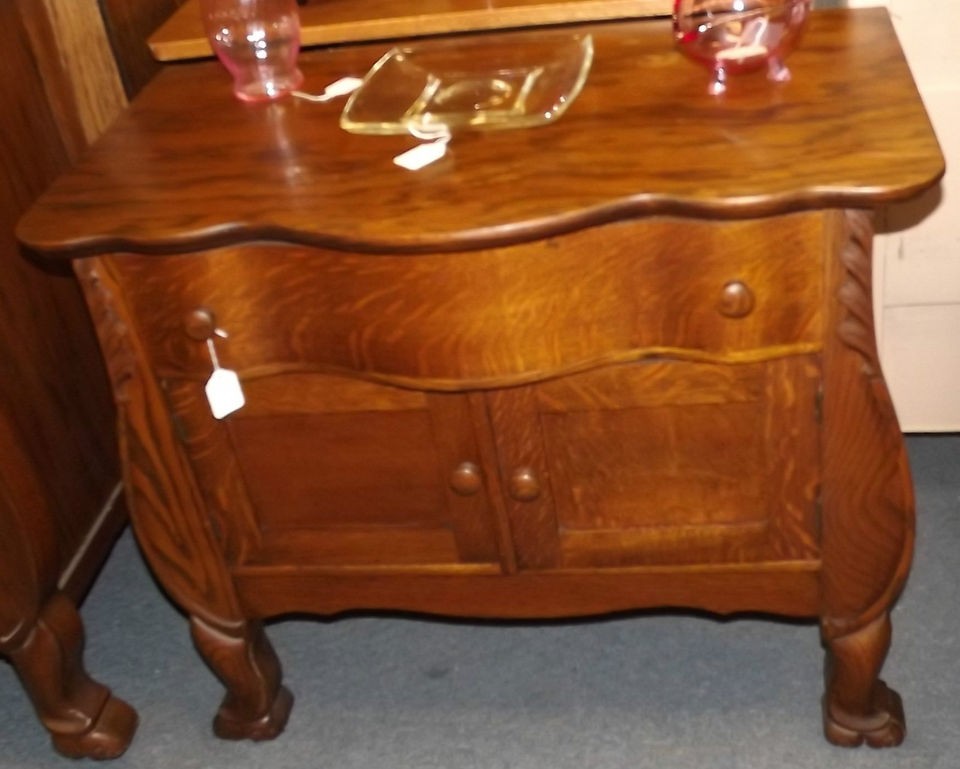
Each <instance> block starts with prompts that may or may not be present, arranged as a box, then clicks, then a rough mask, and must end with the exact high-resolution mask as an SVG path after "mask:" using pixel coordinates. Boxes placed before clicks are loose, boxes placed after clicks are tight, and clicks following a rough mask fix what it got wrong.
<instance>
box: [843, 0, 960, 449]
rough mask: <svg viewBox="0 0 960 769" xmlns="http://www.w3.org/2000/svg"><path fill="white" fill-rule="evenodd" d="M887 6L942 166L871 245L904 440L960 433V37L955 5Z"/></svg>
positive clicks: (959, 8) (855, 3) (953, 1)
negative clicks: (941, 173)
mask: <svg viewBox="0 0 960 769" xmlns="http://www.w3.org/2000/svg"><path fill="white" fill-rule="evenodd" d="M846 5H848V6H850V7H866V6H876V5H885V6H886V7H887V8H888V9H889V11H890V15H891V17H892V19H893V23H894V26H895V27H896V30H897V34H898V35H899V37H900V42H901V44H902V45H903V48H904V51H905V53H906V55H907V61H908V62H909V63H910V68H911V70H912V71H913V75H914V78H915V79H916V81H917V85H918V87H919V88H920V92H921V94H922V96H923V100H924V103H925V104H926V107H927V110H928V111H929V113H930V116H931V119H932V120H933V124H934V127H935V129H936V131H937V136H938V138H939V139H940V144H941V146H942V148H943V151H944V154H945V155H946V158H947V176H946V178H945V179H944V181H943V183H942V184H941V185H940V186H939V187H938V188H937V189H936V190H932V191H931V192H930V193H929V194H928V195H926V196H925V197H924V198H923V199H922V200H919V201H916V202H914V203H911V204H909V205H904V206H896V207H892V208H891V209H890V210H889V211H887V212H886V215H885V217H884V219H885V221H883V222H881V226H883V227H884V229H886V230H887V233H888V234H885V235H882V236H881V237H880V238H879V239H878V242H877V248H876V261H875V269H876V274H875V280H876V292H877V296H876V303H877V320H878V326H879V328H878V333H879V337H880V357H881V360H882V362H883V367H884V372H885V374H886V377H887V381H888V383H889V385H890V389H891V391H892V393H893V399H894V402H895V404H896V406H897V412H898V414H899V416H900V422H901V424H902V426H903V428H904V430H906V431H908V432H921V431H957V430H960V171H957V170H956V168H954V167H955V166H957V167H960V162H958V161H960V44H958V43H957V42H956V40H954V39H953V38H954V36H955V35H956V34H957V30H958V29H960V2H958V0H886V2H882V0H847V2H846Z"/></svg>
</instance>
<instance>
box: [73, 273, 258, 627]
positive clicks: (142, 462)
mask: <svg viewBox="0 0 960 769" xmlns="http://www.w3.org/2000/svg"><path fill="white" fill-rule="evenodd" d="M75 265H76V272H77V275H78V277H79V278H80V282H81V285H82V286H83V289H84V292H85V294H86V297H87V302H88V304H89V306H90V309H91V314H92V315H93V320H94V323H95V325H96V328H97V335H98V337H99V339H100V346H101V349H102V351H103V355H104V358H105V360H106V363H107V369H108V371H109V374H110V379H111V383H112V386H113V392H114V399H115V400H116V403H117V407H118V420H119V439H120V450H121V454H122V456H123V459H124V463H123V464H124V481H125V485H126V490H127V496H128V499H129V503H130V513H131V519H132V522H133V526H134V530H135V531H136V533H137V537H138V540H139V541H140V544H141V546H142V547H143V550H144V553H145V554H146V556H147V559H148V560H149V562H150V564H151V566H152V567H153V569H154V570H155V571H156V574H157V577H158V578H159V579H160V581H161V582H162V583H163V585H164V587H165V588H166V589H167V590H168V591H169V592H170V594H171V596H172V597H173V598H174V600H176V601H177V602H178V603H179V604H180V605H181V606H182V607H183V608H184V609H186V610H187V611H188V612H189V613H190V614H191V615H194V616H199V617H205V618H207V619H208V620H209V621H210V622H213V623H221V624H222V623H228V624H229V623H235V622H241V621H243V619H244V617H243V615H242V612H241V609H240V607H239V603H238V601H237V597H236V593H235V591H234V587H233V582H232V579H231V576H230V574H229V572H228V570H227V567H226V565H225V563H224V561H223V558H222V555H221V552H220V549H219V548H218V546H217V543H216V540H215V537H214V535H213V532H212V531H211V527H210V525H209V521H208V518H207V514H206V510H205V508H204V505H203V499H202V496H201V494H200V491H199V489H198V487H197V483H196V479H195V478H194V476H193V471H192V470H191V468H190V466H189V463H188V461H187V458H186V457H185V455H184V452H183V447H182V445H181V443H180V441H179V439H178V437H177V434H176V429H175V427H174V425H173V423H172V421H171V419H170V416H169V412H168V408H167V403H166V401H165V399H164V397H163V393H162V392H161V391H160V388H159V386H158V384H157V382H156V380H155V378H154V377H153V375H152V374H151V373H150V370H149V366H150V360H149V355H148V354H147V351H146V350H145V349H144V348H143V345H142V344H141V342H140V340H139V339H138V337H137V334H136V333H135V328H136V324H135V322H134V321H133V319H132V318H131V317H130V314H129V312H128V310H127V308H126V307H125V306H124V303H123V301H122V299H121V298H120V297H121V296H122V290H121V289H120V286H119V285H118V282H117V277H116V276H115V275H113V274H112V270H111V265H110V261H109V257H104V258H91V259H83V260H79V261H77V262H76V263H75Z"/></svg>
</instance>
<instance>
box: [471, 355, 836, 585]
mask: <svg viewBox="0 0 960 769" xmlns="http://www.w3.org/2000/svg"><path fill="white" fill-rule="evenodd" d="M818 379H819V373H818V368H817V366H816V364H815V359H813V358H806V357H803V358H789V359H783V360H777V361H771V362H764V363H753V364H742V365H727V366H720V365H714V364H704V363H684V362H662V361H661V362H651V363H639V364H630V365H623V366H615V367H609V368H605V369H601V370H598V371H593V372H588V373H586V374H580V375H576V376H572V377H568V378H564V379H560V380H556V381H552V382H545V383H541V384H537V385H532V386H529V387H524V388H517V389H515V390H509V391H504V392H499V393H491V395H490V396H489V402H490V408H491V413H492V416H493V421H494V424H495V426H496V430H497V432H498V439H497V449H498V453H499V457H500V462H501V472H502V475H503V477H504V480H505V485H506V486H507V489H508V492H509V494H510V496H509V499H508V508H509V513H510V516H511V526H512V528H513V534H514V539H515V542H516V547H517V551H518V559H519V562H520V565H521V567H525V568H562V567H590V566H623V565H639V564H658V563H684V562H689V563H704V562H707V563H725V562H746V561H762V560H784V559H806V558H814V557H816V553H817V544H816V517H815V503H816V489H817V469H816V468H817V445H816V433H817V431H816V430H815V429H811V422H813V421H814V420H815V419H816V397H817V396H816V392H817V383H818ZM518 468H523V469H525V470H526V471H527V473H528V474H529V475H532V476H533V477H534V478H535V485H536V487H537V489H536V491H537V493H536V495H531V494H529V493H527V494H524V493H523V491H524V489H523V488H519V487H517V488H514V487H513V486H511V481H512V479H514V478H515V477H516V475H517V472H518ZM528 486H529V484H528ZM514 492H520V493H519V494H518V493H514Z"/></svg>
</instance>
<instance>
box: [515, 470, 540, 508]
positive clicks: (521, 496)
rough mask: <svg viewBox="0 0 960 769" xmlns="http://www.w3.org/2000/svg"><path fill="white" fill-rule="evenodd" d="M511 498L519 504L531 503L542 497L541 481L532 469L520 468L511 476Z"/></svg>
mask: <svg viewBox="0 0 960 769" xmlns="http://www.w3.org/2000/svg"><path fill="white" fill-rule="evenodd" d="M510 496H511V497H513V498H514V499H515V500H517V501H518V502H531V501H533V500H534V499H536V498H537V497H539V496H540V480H539V479H538V478H537V474H536V473H535V472H534V471H533V468H530V467H518V468H517V469H516V470H514V471H513V474H512V475H511V476H510Z"/></svg>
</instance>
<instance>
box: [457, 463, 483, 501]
mask: <svg viewBox="0 0 960 769" xmlns="http://www.w3.org/2000/svg"><path fill="white" fill-rule="evenodd" d="M482 486H483V476H482V475H481V474H480V468H479V467H477V466H476V465H475V464H473V462H461V463H460V464H459V465H457V468H456V470H454V471H453V473H451V474H450V488H452V489H453V490H454V491H455V492H457V494H459V495H461V496H463V497H469V496H472V495H473V494H476V493H477V492H478V491H480V488H481V487H482Z"/></svg>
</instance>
